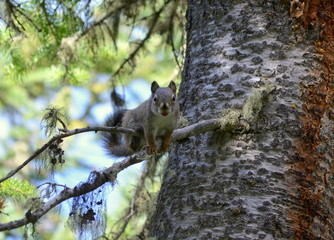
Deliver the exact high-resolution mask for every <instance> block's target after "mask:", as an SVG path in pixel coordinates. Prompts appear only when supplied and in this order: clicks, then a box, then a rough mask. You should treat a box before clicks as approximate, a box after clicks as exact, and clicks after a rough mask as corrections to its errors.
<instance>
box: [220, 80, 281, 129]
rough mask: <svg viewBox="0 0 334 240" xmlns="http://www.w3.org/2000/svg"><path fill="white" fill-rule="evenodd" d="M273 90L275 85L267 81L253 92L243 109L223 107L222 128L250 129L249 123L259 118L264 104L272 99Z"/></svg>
mask: <svg viewBox="0 0 334 240" xmlns="http://www.w3.org/2000/svg"><path fill="white" fill-rule="evenodd" d="M273 90H275V85H274V84H272V83H270V82H267V83H266V84H265V85H264V86H263V87H261V88H259V89H257V90H255V91H253V92H252V94H251V95H250V96H249V97H248V99H247V100H246V102H245V104H244V106H243V107H242V109H241V110H239V109H232V108H228V109H223V110H222V117H221V119H220V129H221V130H224V131H233V130H235V129H236V128H238V127H239V128H242V129H245V130H249V129H250V125H249V124H250V123H251V122H253V121H254V120H255V119H256V118H257V116H258V115H259V113H260V112H261V110H262V109H263V108H264V106H265V105H266V104H267V103H268V102H269V101H270V93H271V92H272V91H273Z"/></svg>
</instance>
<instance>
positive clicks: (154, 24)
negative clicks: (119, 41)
mask: <svg viewBox="0 0 334 240" xmlns="http://www.w3.org/2000/svg"><path fill="white" fill-rule="evenodd" d="M170 1H171V0H168V1H166V2H165V4H164V5H163V6H162V7H161V8H160V9H159V11H157V12H155V13H154V14H153V19H152V23H151V26H150V28H149V30H148V33H147V34H146V36H145V38H144V39H143V40H142V41H141V42H140V43H139V45H138V46H137V47H136V48H135V50H133V51H132V52H131V54H130V55H129V56H128V57H127V58H126V59H125V60H124V61H123V62H122V64H121V65H120V66H119V67H118V69H117V70H116V71H115V73H114V74H113V75H114V76H117V75H119V74H120V72H121V70H122V69H123V68H124V66H125V65H126V64H127V63H129V62H131V61H133V59H134V58H135V56H136V55H137V53H138V52H139V50H140V49H142V48H143V47H144V45H145V43H146V41H147V40H148V39H149V38H150V37H151V35H152V33H153V30H154V28H155V26H156V24H157V22H158V20H159V17H160V14H161V13H162V12H163V10H164V9H165V7H166V6H167V5H168V3H169V2H170Z"/></svg>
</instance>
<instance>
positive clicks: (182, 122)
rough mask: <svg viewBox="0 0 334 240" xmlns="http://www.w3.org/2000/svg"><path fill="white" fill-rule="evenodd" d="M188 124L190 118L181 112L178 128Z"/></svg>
mask: <svg viewBox="0 0 334 240" xmlns="http://www.w3.org/2000/svg"><path fill="white" fill-rule="evenodd" d="M188 125H189V121H188V119H187V118H186V117H184V116H182V115H181V114H180V116H179V119H178V121H177V128H183V127H186V126H188Z"/></svg>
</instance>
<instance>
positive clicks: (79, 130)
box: [0, 127, 138, 183]
mask: <svg viewBox="0 0 334 240" xmlns="http://www.w3.org/2000/svg"><path fill="white" fill-rule="evenodd" d="M98 131H104V132H112V133H125V134H130V135H138V133H137V132H136V131H135V130H133V129H128V128H123V127H86V128H77V129H74V130H70V131H66V130H65V133H61V134H58V135H56V136H54V137H52V138H51V139H50V140H49V141H48V142H47V143H45V144H44V145H43V146H42V147H40V148H39V149H37V150H36V151H35V152H34V153H33V155H31V156H30V157H29V158H28V159H27V160H25V161H24V162H23V163H22V164H21V165H20V166H18V167H17V168H15V169H14V170H12V171H10V172H9V173H8V174H7V176H6V177H4V178H1V179H0V183H2V182H3V181H5V180H7V179H8V178H11V177H12V176H14V175H15V174H16V173H17V172H18V171H20V170H21V169H22V168H23V167H24V166H26V165H27V164H28V163H29V162H31V161H32V160H33V159H35V158H36V157H38V155H39V154H41V153H42V152H44V151H45V150H46V149H47V148H48V147H49V146H50V145H51V144H52V143H54V142H55V141H57V140H58V139H62V138H66V137H70V136H73V135H76V134H79V133H84V132H98Z"/></svg>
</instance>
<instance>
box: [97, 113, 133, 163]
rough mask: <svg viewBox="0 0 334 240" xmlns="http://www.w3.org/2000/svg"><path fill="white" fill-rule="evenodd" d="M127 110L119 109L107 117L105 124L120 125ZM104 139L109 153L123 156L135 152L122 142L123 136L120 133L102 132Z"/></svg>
mask: <svg viewBox="0 0 334 240" xmlns="http://www.w3.org/2000/svg"><path fill="white" fill-rule="evenodd" d="M125 112H126V110H119V111H117V112H116V113H115V114H114V115H110V116H109V117H108V118H107V120H106V123H105V125H106V126H107V127H115V126H120V125H121V124H122V118H123V116H124V113H125ZM102 141H103V148H104V149H105V150H106V152H107V154H109V155H112V156H116V157H121V156H128V155H131V154H133V151H132V150H131V149H129V148H128V147H127V146H126V145H125V144H124V143H122V137H121V134H119V133H118V134H115V133H111V132H102Z"/></svg>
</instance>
